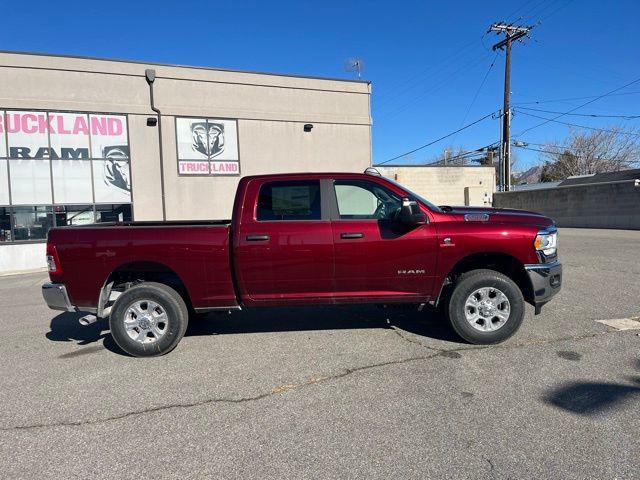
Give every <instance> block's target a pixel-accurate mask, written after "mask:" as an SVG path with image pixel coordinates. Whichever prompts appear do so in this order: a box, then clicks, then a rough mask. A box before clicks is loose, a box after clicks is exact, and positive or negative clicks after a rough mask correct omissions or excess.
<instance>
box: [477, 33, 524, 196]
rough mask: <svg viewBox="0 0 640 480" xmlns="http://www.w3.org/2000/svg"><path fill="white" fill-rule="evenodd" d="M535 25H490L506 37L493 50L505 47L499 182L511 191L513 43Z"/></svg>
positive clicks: (504, 188)
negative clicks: (510, 128)
mask: <svg viewBox="0 0 640 480" xmlns="http://www.w3.org/2000/svg"><path fill="white" fill-rule="evenodd" d="M532 28H533V27H519V26H516V25H512V24H506V23H494V24H493V25H491V26H490V27H489V30H488V31H487V33H489V32H497V33H498V34H500V33H504V34H505V38H504V40H501V41H500V42H498V43H496V44H495V45H494V46H493V47H492V48H493V50H494V51H495V50H498V49H500V50H502V49H503V48H504V49H505V55H506V57H505V62H504V109H503V117H502V161H501V162H500V172H499V177H500V178H499V179H498V183H499V184H500V185H501V186H502V189H503V190H504V191H509V190H510V188H511V134H510V133H511V132H510V130H509V127H510V126H511V107H510V102H509V100H510V96H511V44H512V43H513V41H514V40H518V39H520V38H522V37H524V36H526V35H527V34H528V33H529V30H531V29H532Z"/></svg>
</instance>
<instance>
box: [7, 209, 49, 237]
mask: <svg viewBox="0 0 640 480" xmlns="http://www.w3.org/2000/svg"><path fill="white" fill-rule="evenodd" d="M52 226H53V214H52V212H51V207H49V206H42V207H41V206H38V207H22V206H21V207H13V235H14V237H15V238H14V240H15V241H18V242H20V241H26V240H43V239H45V238H47V232H48V231H49V229H50V228H51V227H52Z"/></svg>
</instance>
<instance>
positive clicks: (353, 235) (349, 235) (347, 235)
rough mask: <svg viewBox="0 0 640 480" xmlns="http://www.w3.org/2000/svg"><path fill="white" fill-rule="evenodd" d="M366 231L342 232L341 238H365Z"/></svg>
mask: <svg viewBox="0 0 640 480" xmlns="http://www.w3.org/2000/svg"><path fill="white" fill-rule="evenodd" d="M363 237H364V233H341V234H340V238H344V239H350V238H363Z"/></svg>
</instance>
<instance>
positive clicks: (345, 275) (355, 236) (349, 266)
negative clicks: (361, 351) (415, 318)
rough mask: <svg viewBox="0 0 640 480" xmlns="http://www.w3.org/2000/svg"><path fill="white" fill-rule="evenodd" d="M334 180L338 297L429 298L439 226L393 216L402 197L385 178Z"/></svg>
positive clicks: (375, 298) (333, 222)
mask: <svg viewBox="0 0 640 480" xmlns="http://www.w3.org/2000/svg"><path fill="white" fill-rule="evenodd" d="M333 183H334V185H333V187H334V188H333V192H335V204H336V207H337V208H333V209H332V210H333V212H334V213H333V215H332V217H333V220H332V229H333V242H334V249H335V294H336V299H337V300H338V301H339V300H340V297H343V300H349V301H356V300H357V299H361V300H363V301H377V300H390V301H392V300H393V299H395V300H399V301H407V300H408V299H413V298H414V297H415V299H416V301H425V300H426V299H427V298H428V297H429V295H430V294H431V289H432V286H433V281H434V276H435V267H436V252H437V237H436V233H435V227H434V226H433V225H432V224H429V223H427V224H424V225H417V226H409V227H408V226H406V225H401V224H399V222H397V221H396V220H394V218H395V214H396V212H397V210H398V209H399V208H400V206H401V204H402V198H401V196H400V195H398V194H396V193H395V192H393V191H391V190H390V189H389V188H387V187H386V186H385V185H383V184H382V183H378V182H375V181H373V180H363V179H353V180H348V179H347V180H343V179H339V180H335V181H334V182H333ZM336 210H337V211H336Z"/></svg>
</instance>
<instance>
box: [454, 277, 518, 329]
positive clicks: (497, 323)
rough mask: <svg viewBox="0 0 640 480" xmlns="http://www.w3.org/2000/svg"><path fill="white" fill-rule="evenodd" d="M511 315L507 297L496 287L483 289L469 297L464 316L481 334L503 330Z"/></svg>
mask: <svg viewBox="0 0 640 480" xmlns="http://www.w3.org/2000/svg"><path fill="white" fill-rule="evenodd" d="M510 313H511V304H510V303H509V299H508V298H507V296H506V295H505V294H504V293H503V292H502V291H501V290H499V289H497V288H495V287H482V288H479V289H477V290H475V291H474V292H473V293H472V294H471V295H469V296H468V297H467V301H466V302H465V304H464V316H465V318H466V319H467V322H469V325H471V326H472V327H473V328H475V329H476V330H478V331H480V332H495V331H496V330H498V329H499V328H502V327H503V326H504V324H505V323H507V320H509V315H510Z"/></svg>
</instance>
